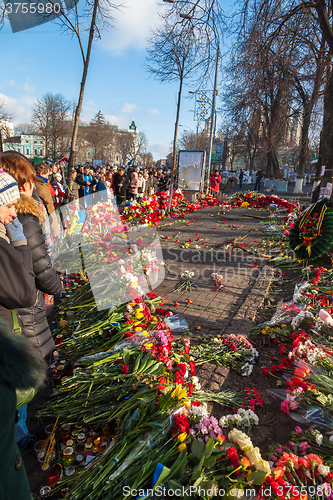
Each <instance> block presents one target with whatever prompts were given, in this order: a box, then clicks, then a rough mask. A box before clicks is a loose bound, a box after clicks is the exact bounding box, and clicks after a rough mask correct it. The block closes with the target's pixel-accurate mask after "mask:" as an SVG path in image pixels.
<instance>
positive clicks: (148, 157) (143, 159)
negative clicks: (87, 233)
mask: <svg viewBox="0 0 333 500" xmlns="http://www.w3.org/2000/svg"><path fill="white" fill-rule="evenodd" d="M139 160H140V163H141V165H142V166H143V167H145V168H151V167H153V165H154V158H153V155H152V153H150V152H148V153H146V152H144V153H140V154H139Z"/></svg>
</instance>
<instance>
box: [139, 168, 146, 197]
mask: <svg viewBox="0 0 333 500" xmlns="http://www.w3.org/2000/svg"><path fill="white" fill-rule="evenodd" d="M138 182H139V183H138V198H140V199H141V198H143V196H144V191H145V184H146V181H145V179H144V177H143V175H142V172H139V173H138Z"/></svg>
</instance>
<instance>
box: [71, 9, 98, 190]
mask: <svg viewBox="0 0 333 500" xmlns="http://www.w3.org/2000/svg"><path fill="white" fill-rule="evenodd" d="M98 2H99V0H94V10H93V14H92V18H91V24H90V32H89V40H88V47H87V54H86V58H85V62H84V66H83V73H82V80H81V85H80V94H79V100H78V103H77V106H76V110H75V118H74V126H73V133H72V140H71V150H70V154H69V160H68V168H67V185H70V181H71V170H72V165H73V163H74V158H75V147H76V139H77V133H78V129H79V122H80V114H81V108H82V102H83V95H84V88H85V85H86V79H87V73H88V67H89V60H90V54H91V47H92V43H93V40H94V30H95V22H96V15H97V9H98Z"/></svg>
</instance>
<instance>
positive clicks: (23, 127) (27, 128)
mask: <svg viewBox="0 0 333 500" xmlns="http://www.w3.org/2000/svg"><path fill="white" fill-rule="evenodd" d="M15 130H16V131H17V132H18V133H20V134H33V135H37V134H38V131H37V129H36V126H35V125H34V124H33V123H19V124H18V125H15Z"/></svg>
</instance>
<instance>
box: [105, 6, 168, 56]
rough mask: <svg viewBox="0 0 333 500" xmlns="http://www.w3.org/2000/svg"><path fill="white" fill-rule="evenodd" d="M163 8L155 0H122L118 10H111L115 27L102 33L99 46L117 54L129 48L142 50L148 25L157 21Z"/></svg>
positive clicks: (144, 46) (147, 33) (147, 32)
mask: <svg viewBox="0 0 333 500" xmlns="http://www.w3.org/2000/svg"><path fill="white" fill-rule="evenodd" d="M165 8H166V7H165V5H159V4H158V1H157V0H124V2H123V3H122V7H121V10H120V11H118V12H117V11H116V12H115V11H112V16H113V17H114V18H115V28H114V29H111V30H110V31H109V32H107V33H104V34H103V37H102V40H101V41H100V47H102V48H103V49H105V50H108V51H111V52H114V53H116V54H117V55H122V54H123V52H124V51H125V49H129V48H135V49H138V50H144V49H145V48H146V39H147V36H148V35H149V30H150V27H152V26H153V25H154V24H157V23H158V11H159V10H160V9H165Z"/></svg>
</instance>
